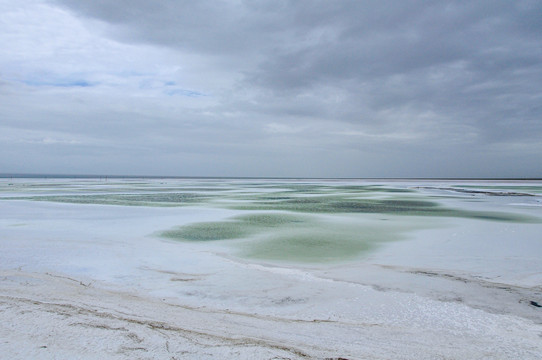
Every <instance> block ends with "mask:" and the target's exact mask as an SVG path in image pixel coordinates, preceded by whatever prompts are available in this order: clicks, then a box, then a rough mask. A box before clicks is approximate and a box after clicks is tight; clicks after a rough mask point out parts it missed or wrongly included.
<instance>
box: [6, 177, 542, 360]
mask: <svg viewBox="0 0 542 360" xmlns="http://www.w3.org/2000/svg"><path fill="white" fill-rule="evenodd" d="M74 181H75V180H74ZM251 184H252V185H251V188H250V192H255V191H256V192H257V191H258V189H257V187H256V188H254V182H252V183H251ZM46 185H47V183H44V184H43V188H46ZM72 185H75V184H72ZM83 185H84V186H83ZM83 185H81V187H82V190H84V189H85V187H92V182H86V183H85V184H83ZM182 185H183V183H175V184H171V183H169V184H164V185H163V186H168V187H169V188H171V187H172V186H173V187H174V186H182ZM220 185H221V186H225V185H224V184H220ZM227 185H228V186H225V188H227V189H228V191H229V192H231V191H230V190H231V189H232V188H233V187H235V186H237V187H239V190H243V184H242V182H235V183H234V184H227ZM289 185H290V184H288V183H286V184H284V183H278V184H274V183H272V182H266V183H264V184H262V186H267V187H266V188H265V189H266V194H268V193H269V192H270V191H269V190H270V189H271V188H272V186H275V187H276V188H277V189H280V191H284V189H288V186H289ZM312 185H314V187H312V188H311V189H314V188H318V189H320V187H321V186H329V183H326V182H321V183H318V182H316V183H314V184H311V186H312ZM334 185H337V183H334ZM339 185H341V184H339ZM348 185H356V183H354V184H350V183H349V184H348ZM387 185H388V186H389V187H392V188H393V187H397V188H399V189H401V188H406V187H407V186H411V183H404V184H403V183H397V182H395V183H391V184H387ZM422 185H423V186H425V185H424V184H422ZM117 186H119V187H121V188H122V186H123V185H122V184H120V185H117ZM138 186H141V185H138ZM153 186H157V187H159V186H162V185H161V184H157V183H156V182H155V181H151V180H148V184H147V186H145V191H149V188H150V189H152V188H153ZM191 186H198V184H197V183H196V184H194V183H193V184H191ZM205 186H206V187H209V186H212V182H211V183H210V182H209V181H207V182H205ZM296 186H297V184H296ZM427 186H433V185H432V184H428V185H427ZM439 186H440V185H439ZM0 188H1V187H0ZM21 188H22V186H21ZM57 188H58V189H56V190H55V191H56V192H61V191H62V187H57ZM71 188H73V186H72V187H71ZM354 189H355V187H354ZM87 190H88V189H87ZM109 190H110V189H109ZM332 190H333V189H328V188H325V187H324V190H321V191H332ZM70 191H72V190H70ZM319 191H320V190H319ZM337 191H340V192H341V193H344V187H343V188H341V189H340V190H337ZM418 191H419V196H420V197H422V198H425V197H426V196H427V194H426V193H425V192H424V190H418ZM428 191H429V190H428ZM430 192H431V194H434V193H435V190H430ZM18 195H20V194H18ZM23 195H24V192H23ZM378 195H379V196H382V197H383V198H385V195H383V194H381V193H378ZM371 196H372V197H373V194H372V193H371ZM409 196H413V197H414V198H416V196H418V193H414V194H410V193H409ZM460 196H464V194H460ZM475 196H476V197H477V198H479V200H480V201H479V202H475V203H470V202H469V203H467V202H465V201H463V199H462V198H461V197H458V198H446V199H444V200H439V201H441V203H442V204H443V206H447V207H449V208H460V209H465V210H469V211H471V210H472V211H489V210H492V211H495V209H498V210H502V212H507V213H512V214H514V215H517V216H519V217H521V216H529V217H542V216H541V215H542V214H541V213H540V209H539V208H536V207H514V206H508V207H507V206H506V204H505V201H506V199H501V198H500V197H499V198H498V199H497V198H495V197H484V195H483V194H475ZM1 201H2V202H1V206H0V246H1V248H2V251H1V252H0V339H3V340H2V341H0V353H2V354H5V355H3V356H7V357H9V358H14V359H17V358H19V359H27V358H32V359H34V358H35V359H40V358H41V359H49V358H76V357H77V358H82V359H85V358H88V359H90V358H96V356H97V355H99V357H103V358H112V359H132V358H142V359H145V358H171V357H173V358H187V359H189V358H198V359H199V358H202V359H206V358H207V359H212V358H219V359H221V358H244V359H266V358H267V359H271V358H290V359H295V358H316V359H318V358H321V359H324V358H339V357H340V358H346V359H435V358H447V359H466V358H469V359H494V358H499V359H518V358H521V359H539V358H540V357H541V354H542V342H541V341H540V338H541V337H540V335H541V334H542V325H541V324H542V314H541V311H540V308H538V307H536V306H533V305H532V304H531V302H534V303H536V304H540V303H542V288H541V284H542V281H541V279H542V278H541V273H542V260H541V259H540V258H539V257H537V256H536V255H537V254H540V253H542V252H541V250H542V244H541V241H540V237H539V235H538V234H540V233H542V231H541V230H542V227H541V224H540V223H536V222H528V223H521V222H506V221H504V222H500V221H486V220H480V219H466V218H457V217H451V218H448V217H444V218H435V217H427V219H428V220H427V221H428V225H429V226H428V228H426V229H419V228H418V227H417V225H416V226H413V227H412V229H411V230H408V231H407V232H406V236H405V237H402V238H401V239H400V240H397V241H392V242H389V241H388V242H385V243H381V244H379V245H378V246H376V247H375V248H373V249H372V250H371V251H370V252H367V253H361V254H360V255H359V256H357V257H352V258H348V259H347V260H346V261H335V262H331V263H329V262H326V263H318V262H308V263H307V262H296V261H295V259H294V260H291V259H290V260H288V261H278V260H276V259H267V260H266V259H260V258H259V259H254V258H251V257H239V252H238V249H239V248H238V245H239V243H243V242H244V241H247V240H246V239H240V240H228V241H220V240H219V241H213V242H189V241H181V242H179V241H173V240H169V239H164V238H161V237H160V236H158V235H159V234H160V232H161V231H164V230H167V229H172V228H177V227H179V226H183V225H184V224H193V223H197V222H220V221H225V220H228V219H232V218H236V217H238V216H244V215H246V214H247V210H235V209H229V208H220V207H214V205H213V207H211V206H208V205H205V204H199V205H195V206H191V207H147V206H111V205H100V204H70V203H57V202H42V201H39V202H37V201H29V200H5V199H4V200H1ZM509 202H510V201H508V203H509ZM214 204H216V203H214ZM503 204H504V205H503ZM248 213H250V211H249V212H248ZM296 214H297V215H296V216H299V215H301V214H298V213H296ZM305 215H306V216H313V215H311V214H309V213H307V214H305ZM318 216H319V217H313V218H311V219H313V220H314V219H318V218H321V217H322V216H324V215H322V214H319V215H318ZM326 216H327V215H326ZM329 216H330V217H332V218H334V219H336V217H337V216H339V218H340V217H341V216H343V215H336V214H331V215H329ZM356 216H358V215H355V214H354V215H353V214H345V215H344V223H345V224H350V223H351V220H352V219H355V217H356ZM362 216H363V219H365V220H364V221H369V222H370V223H372V221H373V220H372V219H373V218H378V216H380V215H376V216H375V215H362ZM409 216H410V217H408V216H399V217H397V216H396V215H393V216H392V215H389V214H386V215H385V217H386V219H388V220H387V221H388V222H394V221H400V222H402V221H407V222H408V221H414V222H415V223H416V224H418V223H419V220H420V219H419V218H418V217H417V216H411V215H409ZM380 217H381V216H380ZM13 224H24V225H20V226H13ZM382 224H388V223H387V222H382ZM316 226H319V225H318V224H316ZM383 226H384V225H383ZM385 226H389V225H385ZM273 229H274V228H273ZM273 229H271V230H273ZM271 230H269V231H271ZM266 231H268V230H266ZM273 231H274V230H273Z"/></svg>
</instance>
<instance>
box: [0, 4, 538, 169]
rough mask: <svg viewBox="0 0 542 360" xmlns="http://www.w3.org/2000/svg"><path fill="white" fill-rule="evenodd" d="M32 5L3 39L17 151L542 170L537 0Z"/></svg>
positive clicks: (227, 163)
mask: <svg viewBox="0 0 542 360" xmlns="http://www.w3.org/2000/svg"><path fill="white" fill-rule="evenodd" d="M1 3H2V0H0V4H1ZM6 4H7V2H6ZM28 4H29V5H28V7H29V8H30V7H32V6H33V7H32V9H34V10H33V11H34V12H28V14H31V15H32V16H33V17H35V18H36V20H33V19H31V20H33V21H26V22H25V20H24V19H25V17H24V16H22V15H20V14H19V15H20V16H21V19H23V20H18V21H19V23H17V21H15V20H13V19H19V18H17V17H16V16H12V17H10V18H6V19H7V20H6V21H7V22H6V24H8V23H9V21H12V22H13V23H14V25H13V26H14V29H15V31H11V32H5V34H7V35H5V34H4V35H2V34H0V38H2V36H4V37H5V38H6V39H8V40H9V41H11V44H12V46H6V49H8V50H9V49H16V51H15V50H13V51H12V52H9V51H7V52H6V53H5V54H3V55H2V54H0V61H1V63H0V64H1V65H2V66H4V69H3V70H4V71H3V73H2V74H1V75H2V78H1V79H0V91H2V92H3V94H8V95H9V96H10V98H9V99H8V98H7V97H5V100H2V99H0V111H1V112H2V115H4V121H3V123H2V124H0V125H3V126H5V127H8V126H9V128H6V129H5V131H4V135H3V136H4V137H5V138H6V139H8V140H9V141H12V142H14V143H17V144H18V145H17V146H19V147H21V148H20V149H19V150H21V151H22V150H23V149H24V148H25V147H24V146H23V145H21V144H25V141H26V143H31V144H33V145H32V146H36V147H37V148H39V146H38V145H37V144H46V145H47V146H49V147H50V148H53V146H54V147H55V148H61V147H62V146H71V147H76V146H78V145H77V144H81V148H80V150H81V149H84V147H86V146H90V147H92V144H94V145H95V146H97V147H98V148H97V150H96V151H95V152H93V153H96V152H98V153H100V154H101V153H102V152H103V153H105V152H106V149H108V148H109V149H122V151H121V150H119V152H118V153H119V157H120V158H122V159H124V160H125V159H129V158H130V157H131V156H136V157H138V156H140V155H141V154H142V153H152V154H154V155H153V156H151V157H152V158H153V160H152V161H151V162H152V163H153V164H152V166H151V165H148V167H147V170H144V169H143V168H142V169H143V172H151V173H152V172H154V171H157V170H156V169H166V168H168V166H169V162H170V161H172V160H174V159H176V157H175V152H177V156H178V159H183V160H182V161H183V162H184V163H186V164H191V165H193V166H194V169H195V170H192V171H193V173H191V175H194V174H195V175H230V176H236V175H263V176H265V175H267V176H311V175H316V176H332V177H333V176H514V174H517V176H520V174H528V175H529V176H542V173H540V170H536V169H542V164H541V163H540V160H537V159H538V154H540V153H541V152H542V142H541V141H540V140H539V139H541V138H542V120H541V119H542V106H541V105H540V104H542V21H541V20H540V19H541V18H542V16H541V15H542V1H538V0H537V1H528V0H527V1H476V0H473V1H453V2H452V1H414V0H412V1H385V0H383V1H324V0H322V1H281V0H277V1H243V0H237V1H234V0H232V1H178V0H162V1H147V0H116V1H109V0H50V1H46V2H43V1H42V0H33V1H31V2H29V3H28ZM8 5H9V6H8ZM8 5H5V6H4V7H5V9H4V10H10V9H11V8H12V6H11V5H10V4H8ZM19 6H20V7H21V9H23V10H24V8H25V6H26V5H24V4H23V5H19ZM46 13H47V14H52V15H51V16H53V17H54V19H55V20H54V21H51V22H49V23H47V24H46V25H43V26H42V27H40V20H41V21H44V22H45V21H47V17H46V16H45V15H42V17H40V14H46ZM21 14H22V13H21ZM10 16H11V15H10ZM47 16H48V17H51V16H49V15H47ZM27 17H28V16H27ZM38 18H39V19H38ZM60 18H62V21H60V22H58V20H57V19H60ZM10 19H11V20H10ZM21 23H23V24H24V25H21ZM11 34H15V35H13V36H14V37H12V38H10V37H9V36H11ZM42 35H47V37H44V38H43V39H42ZM8 40H6V41H8ZM7 45H9V44H7ZM37 47H39V51H37V50H34V49H36V48H37ZM6 54H7V55H6ZM29 59H30V60H29ZM6 74H7V75H6ZM43 74H47V77H46V78H44V75H43ZM6 76H7V77H6ZM44 79H45V80H46V81H45V80H44ZM68 80H69V81H68ZM6 81H7V82H6ZM59 99H61V101H60V100H59ZM40 131H41V132H40ZM6 134H8V135H6ZM10 134H11V135H10ZM20 138H23V139H24V141H22V140H21V141H19V139H20ZM40 146H41V145H40ZM19 150H18V151H19ZM36 151H38V150H36ZM85 151H86V150H81V151H80V152H78V154H80V156H81V159H84V152H85ZM115 151H116V150H115ZM91 152H92V151H89V153H91ZM121 152H122V156H121V155H120V153H121ZM294 153H295V155H293V154H294ZM213 154H215V156H216V157H217V158H216V159H214V158H213ZM241 154H245V155H241ZM285 154H289V155H285ZM149 156H150V155H149ZM190 156H192V158H190ZM239 159H243V161H239ZM262 159H265V161H263V160H262ZM465 159H469V160H468V161H466V160H465ZM215 160H216V161H215ZM93 161H94V160H93ZM111 161H112V160H111ZM119 161H120V160H119ZM179 161H180V160H179ZM59 163H60V161H59ZM217 163H220V164H221V166H222V167H219V166H218V167H217ZM119 164H120V162H119ZM201 164H203V165H201ZM352 164H363V166H352ZM142 166H145V165H142ZM115 167H116V165H114V164H113V162H111V167H110V168H111V169H114V168H115ZM134 167H135V165H134ZM228 167H229V168H230V169H232V170H231V171H230V172H228V173H214V172H213V171H214V169H218V168H220V169H228ZM151 168H152V169H151ZM301 168H303V169H313V170H310V171H309V172H307V173H299V172H298V170H299V169H301ZM314 169H317V170H314ZM368 169H370V171H369V170H368ZM480 169H483V171H482V170H480ZM533 169H534V170H533ZM104 171H107V169H105V170H102V171H101V172H104ZM130 171H132V170H130ZM134 171H135V170H134ZM86 172H89V171H86ZM194 172H195V173H194ZM226 172H227V171H226ZM169 174H173V175H175V174H177V173H175V172H173V173H169Z"/></svg>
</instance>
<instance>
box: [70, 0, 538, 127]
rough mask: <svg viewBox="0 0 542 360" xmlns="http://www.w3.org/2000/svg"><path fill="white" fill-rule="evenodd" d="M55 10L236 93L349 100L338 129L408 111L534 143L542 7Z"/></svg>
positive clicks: (350, 4)
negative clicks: (184, 59)
mask: <svg viewBox="0 0 542 360" xmlns="http://www.w3.org/2000/svg"><path fill="white" fill-rule="evenodd" d="M61 3H63V4H65V5H66V6H68V7H70V8H72V9H74V10H76V11H78V12H79V13H81V14H83V15H85V16H93V17H97V18H100V19H102V20H105V21H107V22H110V23H111V24H113V25H115V28H114V30H112V31H113V32H115V33H114V35H116V36H118V38H121V39H123V40H124V41H133V42H150V43H154V44H162V45H165V46H170V47H173V48H178V49H182V50H185V51H192V52H194V53H201V54H205V55H208V56H212V57H215V58H217V59H218V60H217V62H219V63H221V64H220V65H218V66H223V69H222V70H224V71H228V70H231V71H239V72H241V73H242V74H244V78H243V80H244V81H243V83H242V84H243V86H246V87H253V88H254V89H256V90H263V91H267V92H266V93H265V95H266V96H270V95H271V96H276V97H278V98H280V99H281V100H282V101H283V102H285V103H287V102H289V101H294V100H295V98H292V97H295V95H299V94H303V93H304V92H308V91H310V90H311V89H314V88H316V87H318V86H321V85H325V86H328V87H336V88H339V89H346V90H347V91H348V92H349V93H350V95H349V97H350V100H349V102H348V103H346V104H345V103H340V104H338V105H337V107H341V108H344V107H347V108H348V107H351V108H352V111H351V114H352V115H351V117H352V118H351V119H348V118H346V119H343V120H350V121H360V120H359V118H356V116H355V115H354V114H355V113H356V112H357V111H360V110H361V109H358V105H362V107H363V108H365V110H364V111H363V112H366V111H367V108H368V109H369V110H374V111H378V110H379V109H382V108H397V109H400V108H401V107H403V106H407V105H408V106H409V108H410V110H411V111H413V112H414V113H413V115H414V116H416V114H417V113H421V112H425V111H434V112H436V113H438V114H441V115H443V116H449V117H457V121H460V122H461V121H466V122H468V123H470V124H474V125H475V126H476V127H477V128H479V130H481V131H485V130H489V129H490V128H491V129H492V131H493V132H496V134H494V136H498V135H499V134H498V133H499V131H498V130H496V131H495V130H494V127H497V128H500V125H503V124H507V123H508V122H509V121H510V118H511V117H514V118H515V121H518V125H520V126H518V129H516V130H513V131H512V133H513V134H515V133H523V134H524V135H528V133H530V131H527V132H526V133H527V134H525V132H524V131H523V130H522V129H524V128H529V129H531V130H534V129H536V132H537V133H538V132H539V131H540V128H539V125H538V122H537V121H536V119H537V118H538V117H540V115H541V113H540V106H539V105H538V103H539V100H540V98H539V97H540V95H541V83H542V41H541V39H542V21H541V20H540V19H541V15H542V3H541V2H539V1H514V2H511V1H457V2H450V1H430V2H428V1H272V2H268V1H244V2H243V1H240V2H237V1H231V2H227V1H160V2H157V1H114V2H111V1H79V0H78V1H70V0H66V1H61ZM202 76H205V74H202ZM356 94H359V96H356ZM305 106H306V107H308V108H310V107H313V106H315V104H306V105H305ZM285 107H288V105H286V106H285V105H284V104H283V105H282V106H278V108H277V112H278V113H277V115H281V111H282V110H283V109H284V108H285ZM268 110H269V111H271V110H270V109H268ZM328 110H329V112H331V113H336V112H337V111H338V110H337V109H333V108H329V109H328ZM306 111H307V112H310V110H306ZM294 112H303V110H302V109H299V107H298V109H297V110H294ZM339 112H340V113H341V112H342V111H339ZM520 128H522V129H520ZM492 131H489V132H492ZM502 131H504V129H502ZM507 131H510V129H508V130H507Z"/></svg>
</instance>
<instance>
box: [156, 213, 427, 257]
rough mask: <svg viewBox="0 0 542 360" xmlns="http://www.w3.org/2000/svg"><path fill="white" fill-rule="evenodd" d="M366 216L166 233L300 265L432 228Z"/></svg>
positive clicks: (260, 217)
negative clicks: (417, 229)
mask: <svg viewBox="0 0 542 360" xmlns="http://www.w3.org/2000/svg"><path fill="white" fill-rule="evenodd" d="M382 220H383V219H379V218H376V217H372V218H370V219H368V218H367V217H366V216H365V217H364V218H360V217H359V216H354V217H352V216H347V217H344V216H333V217H325V218H322V217H320V216H305V215H297V214H289V213H257V214H248V215H241V216H236V217H232V218H230V219H227V220H225V221H216V222H201V223H194V224H189V225H185V226H181V227H179V228H175V229H172V230H167V231H164V232H162V233H161V234H160V235H161V236H163V237H166V238H169V239H174V240H179V241H189V242H207V241H221V240H222V241H225V240H228V241H230V240H235V241H233V242H231V243H230V242H228V243H229V244H231V246H232V248H233V249H234V250H235V249H237V254H238V255H239V256H241V257H245V258H252V259H261V260H273V261H294V262H308V263H321V262H336V261H345V260H348V259H353V258H356V257H359V256H360V255H361V254H363V253H366V252H368V251H371V250H373V249H374V248H376V247H377V246H379V245H380V244H382V243H383V242H387V241H396V240H399V239H401V238H402V237H403V236H404V235H402V233H403V232H405V231H408V230H411V229H415V228H422V227H427V224H426V223H425V222H424V221H419V220H414V221H409V222H405V221H401V220H400V219H394V221H392V222H387V221H386V222H384V221H382Z"/></svg>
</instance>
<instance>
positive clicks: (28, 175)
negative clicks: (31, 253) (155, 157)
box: [0, 173, 542, 181]
mask: <svg viewBox="0 0 542 360" xmlns="http://www.w3.org/2000/svg"><path fill="white" fill-rule="evenodd" d="M0 178H2V179H7V178H16V179H24V178H32V179H48V178H51V179H67V178H73V179H102V178H112V179H261V180H263V179H268V180H532V181H534V180H542V178H541V177H304V176H192V175H110V174H109V175H105V174H54V173H51V174H42V173H0Z"/></svg>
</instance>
